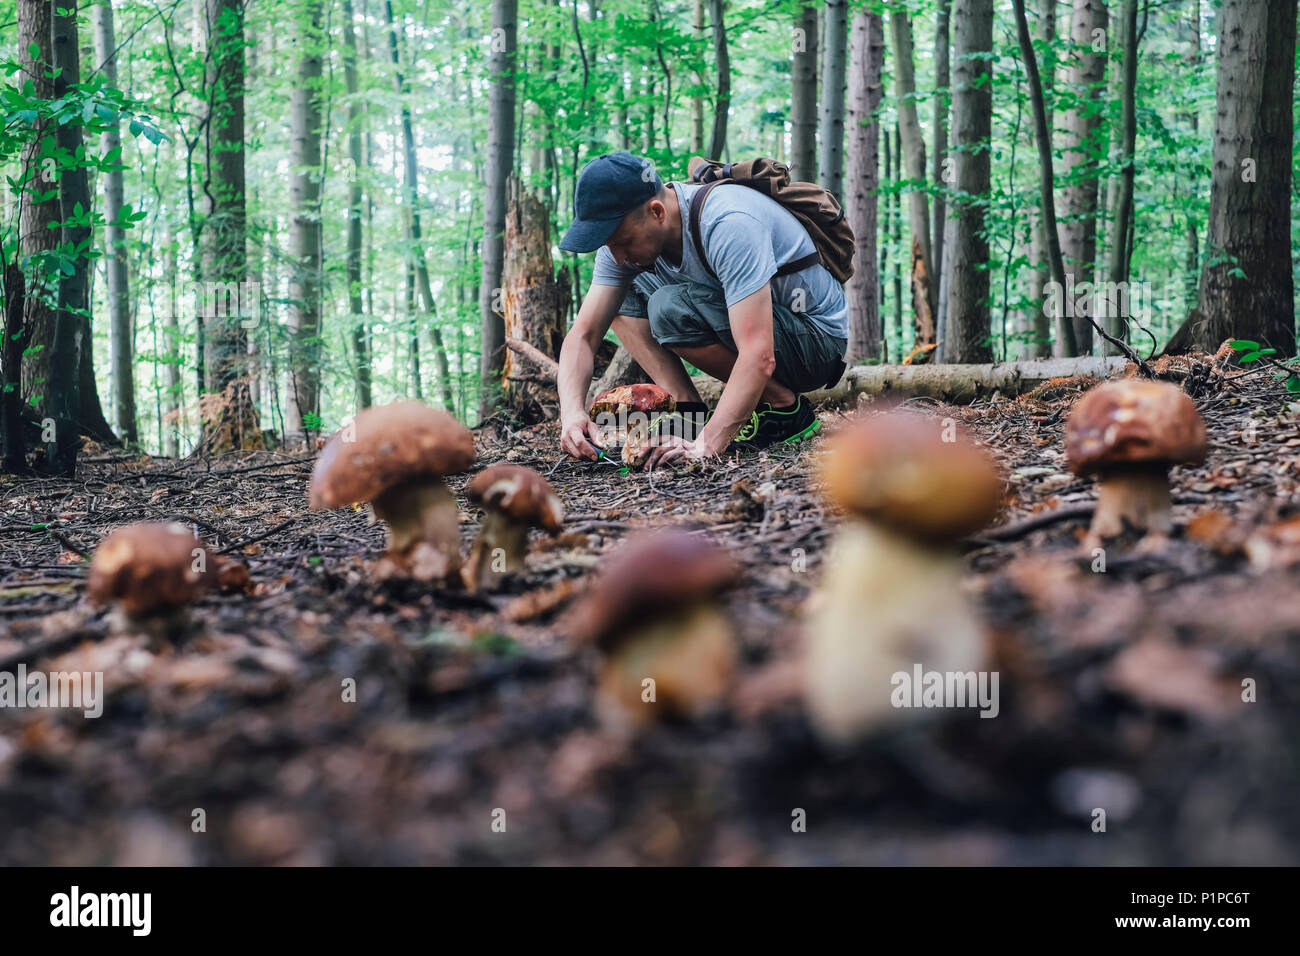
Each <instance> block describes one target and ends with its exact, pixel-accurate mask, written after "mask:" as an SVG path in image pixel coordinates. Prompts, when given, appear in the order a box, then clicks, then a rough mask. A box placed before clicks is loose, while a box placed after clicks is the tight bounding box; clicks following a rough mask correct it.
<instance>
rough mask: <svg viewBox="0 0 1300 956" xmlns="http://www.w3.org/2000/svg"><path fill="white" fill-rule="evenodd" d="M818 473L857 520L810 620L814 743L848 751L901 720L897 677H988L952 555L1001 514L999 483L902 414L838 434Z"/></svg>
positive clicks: (984, 648)
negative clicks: (847, 746)
mask: <svg viewBox="0 0 1300 956" xmlns="http://www.w3.org/2000/svg"><path fill="white" fill-rule="evenodd" d="M820 465H821V475H822V478H823V480H824V483H825V490H826V494H827V496H828V497H829V498H830V500H831V501H832V502H833V503H834V504H836V505H838V506H839V507H841V508H843V509H845V510H846V511H847V512H848V520H847V521H846V522H845V523H844V524H843V525H842V526H841V527H840V529H839V530H838V531H837V533H836V536H835V540H834V543H833V547H832V548H831V551H830V554H829V555H828V556H827V559H826V568H825V572H824V576H823V579H822V584H821V590H820V593H819V594H818V595H817V597H816V599H815V602H814V610H813V611H812V612H811V614H810V619H809V623H808V631H807V636H808V640H807V656H806V659H805V672H804V693H805V697H806V700H807V703H808V708H809V712H810V715H811V717H812V720H813V724H814V726H815V727H816V729H817V731H818V732H819V733H820V734H821V735H822V737H823V738H824V739H826V740H828V741H830V742H834V743H843V742H847V741H849V740H851V739H853V738H854V737H856V736H858V735H860V734H861V733H863V732H865V731H867V730H869V729H871V728H872V727H873V726H877V725H880V724H886V723H888V722H891V721H894V720H898V719H901V718H903V717H904V714H905V713H906V712H905V711H904V710H902V709H901V707H900V706H899V705H897V704H896V702H895V701H896V698H895V689H896V684H897V682H896V681H895V676H894V675H896V674H898V673H900V672H902V673H904V674H908V675H911V674H913V673H914V669H915V666H916V665H917V664H920V665H922V669H923V670H927V671H939V672H960V673H963V674H964V673H967V672H969V671H979V670H982V669H983V668H984V666H985V663H986V661H987V659H988V640H987V636H986V634H985V632H984V628H983V626H982V624H981V623H980V621H979V619H978V618H977V616H976V615H975V613H974V611H973V610H972V609H971V607H970V606H969V604H968V602H967V600H966V598H965V596H964V595H963V593H962V589H961V574H962V563H961V559H960V557H959V555H958V554H957V552H956V550H955V548H954V544H955V542H956V541H957V540H958V539H960V538H961V537H963V536H965V535H967V534H970V533H971V532H973V531H976V530H978V529H979V528H981V527H983V526H984V525H986V524H987V523H988V521H989V520H990V519H991V518H992V517H993V516H994V515H995V514H996V513H997V510H998V507H999V505H1000V502H1001V497H1002V481H1001V478H1000V476H999V474H998V470H997V468H996V466H995V465H994V463H993V461H992V460H991V458H990V457H989V456H988V454H987V453H986V452H985V451H984V450H983V449H981V448H980V447H979V446H977V445H975V444H974V443H972V442H971V441H970V440H968V439H967V438H966V437H965V436H963V435H961V434H959V433H957V432H956V431H953V432H951V433H949V432H948V431H947V429H945V428H943V427H942V426H941V425H940V424H939V422H938V421H937V420H935V419H931V418H926V417H922V416H918V415H913V414H908V413H902V412H886V413H883V414H879V415H875V416H872V417H869V418H865V419H860V420H858V421H856V422H854V423H852V424H850V425H848V426H846V427H843V428H841V429H840V430H839V431H837V432H836V434H835V435H833V436H832V437H831V439H830V440H829V447H828V450H827V452H826V454H825V455H824V456H823V458H822V461H821V463H820Z"/></svg>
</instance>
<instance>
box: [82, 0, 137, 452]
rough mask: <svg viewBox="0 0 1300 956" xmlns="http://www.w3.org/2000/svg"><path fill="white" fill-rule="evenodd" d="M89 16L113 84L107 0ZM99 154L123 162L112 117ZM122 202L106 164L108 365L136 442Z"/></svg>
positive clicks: (117, 178) (128, 434)
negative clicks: (110, 332)
mask: <svg viewBox="0 0 1300 956" xmlns="http://www.w3.org/2000/svg"><path fill="white" fill-rule="evenodd" d="M92 16H93V18H94V23H95V59H96V60H98V61H99V64H100V69H101V70H102V71H103V73H104V83H105V84H106V85H107V86H110V87H114V88H116V87H117V52H116V51H117V38H116V35H115V31H114V29H113V5H112V2H111V0H102V2H101V3H97V4H95V6H94V8H93V13H92ZM99 147H100V154H101V157H102V158H105V159H107V158H108V157H110V156H113V155H114V154H118V155H117V157H116V158H114V159H113V160H112V163H113V164H114V165H119V166H120V165H123V164H122V162H121V157H120V152H121V148H122V136H121V133H120V131H119V128H118V123H117V122H116V121H114V122H112V123H110V124H109V127H108V129H107V130H105V131H104V133H103V134H102V135H101V136H100V140H99ZM124 204H125V189H124V186H123V181H122V170H120V169H110V170H109V171H108V172H107V173H105V175H104V218H105V220H107V225H106V226H105V229H104V238H105V240H106V245H107V247H108V248H107V250H106V256H105V259H106V265H107V271H108V318H109V325H110V326H111V328H112V332H113V334H112V336H111V337H110V341H111V342H112V347H111V354H110V355H109V366H110V367H111V368H112V371H113V413H114V416H115V417H116V418H117V427H118V430H119V431H120V432H121V433H122V440H123V441H124V442H126V443H127V444H130V445H134V444H136V443H137V442H138V441H139V437H140V436H139V433H138V430H137V425H136V420H135V416H136V411H135V368H134V365H135V354H134V351H135V350H134V339H135V334H134V333H135V330H134V329H133V328H132V323H131V290H130V286H129V279H128V276H127V256H126V230H125V229H123V228H122V227H121V226H120V225H117V223H118V222H119V220H120V219H121V216H122V206H123V205H124Z"/></svg>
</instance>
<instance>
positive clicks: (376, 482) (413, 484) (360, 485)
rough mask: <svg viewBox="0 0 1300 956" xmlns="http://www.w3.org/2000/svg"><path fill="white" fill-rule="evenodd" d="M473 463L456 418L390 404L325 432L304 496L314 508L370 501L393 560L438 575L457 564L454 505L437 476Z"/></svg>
mask: <svg viewBox="0 0 1300 956" xmlns="http://www.w3.org/2000/svg"><path fill="white" fill-rule="evenodd" d="M473 463H474V436H473V435H471V434H470V431H469V429H467V428H466V427H465V426H464V425H462V424H461V423H460V422H458V421H456V419H455V418H453V417H452V416H451V415H448V414H447V413H446V412H444V411H439V410H438V409H436V408H430V407H429V406H428V405H425V404H424V403H423V402H417V401H401V402H393V403H392V404H391V405H383V406H380V407H378V408H367V409H365V410H363V411H361V412H360V413H358V414H357V416H356V419H355V420H354V421H353V422H352V423H351V424H349V425H347V426H346V427H344V428H343V429H341V430H340V431H339V432H337V433H335V434H334V436H333V437H331V438H330V440H329V442H328V443H327V444H326V445H325V449H324V450H323V451H322V452H321V454H320V457H319V458H318V459H316V467H315V468H314V469H313V470H312V475H311V485H310V487H309V488H308V497H309V501H310V504H311V508H312V510H313V511H318V510H321V509H324V508H338V507H340V506H342V505H346V504H353V503H356V502H369V503H370V505H371V506H372V507H373V509H374V514H375V516H376V517H377V518H379V519H380V520H382V521H385V522H387V524H388V553H387V555H386V557H387V559H388V560H389V562H391V566H394V567H396V568H398V569H401V570H404V571H406V572H408V573H409V574H410V575H411V576H412V577H415V578H417V579H419V580H422V581H433V580H440V579H443V578H445V577H447V576H448V575H450V574H452V573H453V572H454V571H456V570H457V569H458V568H459V567H460V519H459V510H458V509H457V507H456V499H455V498H454V497H452V494H451V492H450V491H449V490H448V488H447V486H446V484H445V483H444V482H443V480H442V479H443V476H445V475H450V474H455V473H456V472H459V471H464V470H465V469H466V468H468V467H469V466H470V465H472V464H473ZM387 566H388V565H381V567H387Z"/></svg>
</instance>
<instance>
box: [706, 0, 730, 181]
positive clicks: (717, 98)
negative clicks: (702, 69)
mask: <svg viewBox="0 0 1300 956" xmlns="http://www.w3.org/2000/svg"><path fill="white" fill-rule="evenodd" d="M726 13H727V0H709V16H710V17H711V18H712V20H713V60H714V68H715V69H716V71H717V75H718V80H717V85H716V87H715V89H714V102H713V135H712V136H710V137H709V157H710V158H711V159H724V157H723V155H722V154H723V153H724V152H725V151H726V149H727V111H728V110H729V109H731V58H730V56H729V55H728V53H727V20H726ZM724 161H725V160H724Z"/></svg>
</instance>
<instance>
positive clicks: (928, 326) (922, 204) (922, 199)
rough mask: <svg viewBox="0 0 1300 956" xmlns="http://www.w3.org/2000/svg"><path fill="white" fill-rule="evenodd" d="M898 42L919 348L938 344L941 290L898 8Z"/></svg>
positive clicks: (893, 24) (908, 42)
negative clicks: (935, 278) (936, 320)
mask: <svg viewBox="0 0 1300 956" xmlns="http://www.w3.org/2000/svg"><path fill="white" fill-rule="evenodd" d="M889 30H890V33H891V34H892V35H893V39H894V90H895V93H896V96H897V100H898V132H899V135H900V136H901V137H902V140H903V171H904V173H905V174H906V176H907V178H908V179H909V180H910V181H911V182H912V186H911V188H910V189H909V191H908V194H907V210H908V231H909V234H910V235H911V238H912V251H911V263H912V315H913V318H914V320H915V322H916V344H917V345H932V344H934V314H935V312H936V311H937V309H938V288H937V287H936V285H935V284H934V283H933V282H932V281H931V278H932V277H933V276H934V264H933V262H934V260H933V259H932V258H931V245H930V202H929V197H928V196H927V195H926V192H925V183H926V172H925V138H924V137H923V136H922V135H921V120H920V117H919V116H918V114H917V109H916V74H915V67H914V65H913V62H912V23H911V21H910V20H909V19H908V17H907V14H906V13H902V12H900V11H899V10H898V9H897V8H896V7H895V8H891V10H890V13H889Z"/></svg>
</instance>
